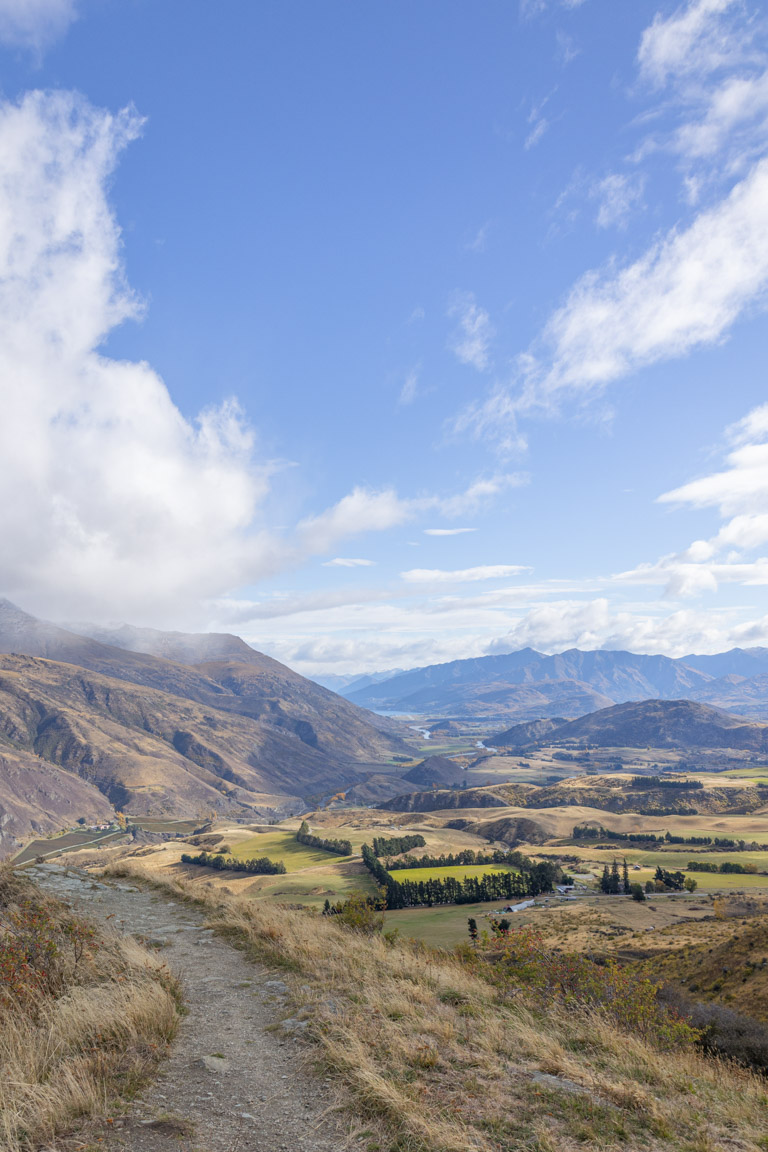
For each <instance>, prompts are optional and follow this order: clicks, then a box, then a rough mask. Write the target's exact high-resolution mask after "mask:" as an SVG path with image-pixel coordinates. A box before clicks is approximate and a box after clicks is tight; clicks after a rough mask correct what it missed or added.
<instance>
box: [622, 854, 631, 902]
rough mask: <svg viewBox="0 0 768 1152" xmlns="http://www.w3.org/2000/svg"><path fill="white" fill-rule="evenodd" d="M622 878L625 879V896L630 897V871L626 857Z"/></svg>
mask: <svg viewBox="0 0 768 1152" xmlns="http://www.w3.org/2000/svg"><path fill="white" fill-rule="evenodd" d="M622 877H623V881H624V895H625V896H629V894H630V883H629V869H628V868H627V858H626V856H625V857H624V866H623V868H622Z"/></svg>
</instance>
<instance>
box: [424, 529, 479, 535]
mask: <svg viewBox="0 0 768 1152" xmlns="http://www.w3.org/2000/svg"><path fill="white" fill-rule="evenodd" d="M475 531H476V529H475V528H425V529H424V535H425V536H463V534H464V533H465V532H475Z"/></svg>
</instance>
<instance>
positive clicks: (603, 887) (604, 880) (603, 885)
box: [600, 864, 611, 895]
mask: <svg viewBox="0 0 768 1152" xmlns="http://www.w3.org/2000/svg"><path fill="white" fill-rule="evenodd" d="M610 890H611V877H610V873H609V872H608V865H607V864H604V865H603V874H602V876H601V877H600V891H601V892H605V893H606V895H607V894H608V893H609V892H610Z"/></svg>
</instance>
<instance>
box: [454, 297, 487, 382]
mask: <svg viewBox="0 0 768 1152" xmlns="http://www.w3.org/2000/svg"><path fill="white" fill-rule="evenodd" d="M448 315H449V316H450V317H451V318H452V319H455V320H457V321H458V331H457V332H456V333H455V334H454V335H453V337H452V338H451V341H450V344H449V347H450V350H451V351H452V352H453V353H454V355H455V356H456V357H457V359H459V360H460V361H461V363H462V364H468V365H469V366H470V367H472V368H476V369H477V371H478V372H484V371H485V370H486V369H487V368H488V366H489V364H490V355H489V350H490V344H491V340H492V339H493V335H494V331H493V326H492V325H491V320H490V317H489V315H488V313H487V312H486V311H485V309H484V308H480V307H479V306H478V305H477V304H476V303H475V298H474V296H473V295H472V293H471V292H469V293H463V294H461V295H459V296H457V297H456V299H455V300H454V302H453V304H452V305H451V307H450V308H449V310H448Z"/></svg>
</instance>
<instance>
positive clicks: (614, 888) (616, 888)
mask: <svg viewBox="0 0 768 1152" xmlns="http://www.w3.org/2000/svg"><path fill="white" fill-rule="evenodd" d="M608 891H609V892H610V894H611V895H612V896H618V894H619V892H621V879H620V877H619V865H618V861H616V860H614V862H613V864H612V865H611V875H610V887H609V889H608Z"/></svg>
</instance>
